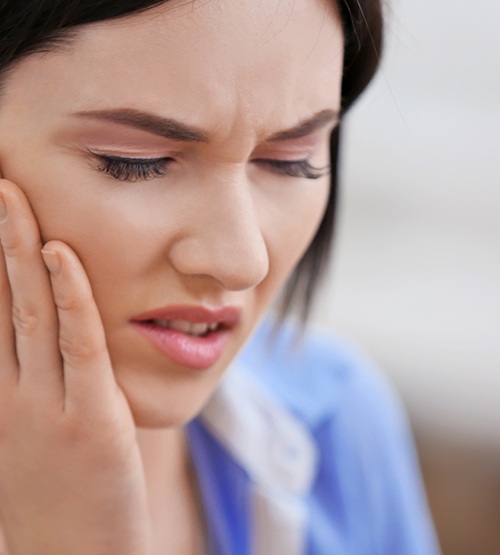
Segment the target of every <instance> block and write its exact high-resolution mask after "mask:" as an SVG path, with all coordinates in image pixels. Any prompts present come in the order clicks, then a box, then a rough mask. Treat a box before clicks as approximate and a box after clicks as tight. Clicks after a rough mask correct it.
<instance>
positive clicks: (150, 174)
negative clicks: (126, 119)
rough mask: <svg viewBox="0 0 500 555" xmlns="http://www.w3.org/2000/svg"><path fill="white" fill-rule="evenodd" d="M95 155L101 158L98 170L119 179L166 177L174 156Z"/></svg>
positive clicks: (140, 179)
mask: <svg viewBox="0 0 500 555" xmlns="http://www.w3.org/2000/svg"><path fill="white" fill-rule="evenodd" d="M93 155H94V156H95V157H96V158H97V159H98V160H99V165H98V166H97V169H98V171H100V172H103V173H107V174H108V175H110V176H111V177H112V178H114V179H117V180H118V181H129V182H132V183H135V182H137V181H149V180H151V179H159V178H162V177H165V175H166V174H167V173H168V170H169V168H168V166H169V165H170V163H171V162H173V158H168V157H166V158H126V157H123V156H111V155H104V154H96V153H93Z"/></svg>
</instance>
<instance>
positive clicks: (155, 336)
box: [0, 0, 342, 426]
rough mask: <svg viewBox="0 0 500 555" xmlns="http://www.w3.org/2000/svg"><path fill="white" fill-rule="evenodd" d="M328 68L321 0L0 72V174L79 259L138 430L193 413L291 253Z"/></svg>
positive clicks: (322, 160)
mask: <svg viewBox="0 0 500 555" xmlns="http://www.w3.org/2000/svg"><path fill="white" fill-rule="evenodd" d="M341 72H342V33H341V27H340V23H339V19H338V16H337V15H336V11H335V9H334V6H333V2H331V1H323V0H313V1H311V0H286V1H285V0H265V1H255V0H248V1H247V0H244V1H242V0H220V1H219V0H214V1H210V2H199V3H198V2H192V3H189V4H187V3H185V2H179V1H176V0H174V1H173V2H168V3H166V4H164V5H162V6H160V7H159V8H155V9H153V10H149V11H147V12H144V13H142V14H140V15H135V16H131V17H128V18H124V19H120V20H114V21H106V22H103V23H99V24H93V25H90V26H88V27H85V28H82V29H80V30H79V31H78V33H77V35H76V37H75V38H74V39H72V41H71V43H69V44H68V46H64V47H62V48H60V49H59V50H57V51H54V52H52V53H49V54H44V55H38V54H36V55H31V56H30V57H29V58H27V59H26V60H24V61H22V62H21V63H19V64H18V65H17V67H16V68H15V69H14V71H13V73H12V74H11V75H10V76H9V78H8V81H7V83H6V88H5V92H4V95H3V97H2V98H1V99H0V165H1V171H2V173H3V175H4V177H6V178H8V179H10V180H12V181H14V182H15V183H17V184H18V185H19V187H21V188H22V190H23V191H24V192H25V193H26V195H27V196H28V198H29V200H30V202H31V204H32V207H33V210H34V213H35V215H36V217H37V219H38V222H39V225H40V229H41V233H42V237H43V239H44V240H45V241H48V240H50V239H59V240H62V241H64V242H66V243H68V244H69V245H70V246H71V247H72V248H73V249H74V250H75V251H76V253H77V254H78V256H79V257H80V259H81V261H82V263H83V265H84V267H85V270H86V272H87V274H88V276H89V279H90V282H91V285H92V288H93V291H94V295H95V298H96V301H97V304H98V307H99V310H100V313H101V316H102V319H103V323H104V327H105V331H106V335H107V340H108V346H109V351H110V355H111V359H112V362H113V365H114V369H115V374H116V378H117V381H118V383H119V385H120V386H121V387H122V389H123V390H124V392H125V394H126V396H127V398H128V400H129V402H130V405H131V408H132V410H133V412H134V415H135V418H136V422H137V423H138V424H139V425H146V426H157V425H171V424H180V423H182V422H185V421H186V420H188V419H190V418H192V417H193V416H194V415H195V414H196V412H197V411H198V410H199V409H200V408H201V406H202V405H203V403H204V402H205V401H206V399H207V397H208V396H209V394H210V393H211V392H212V391H213V389H214V387H215V384H216V383H217V381H218V379H219V378H220V376H221V374H222V372H223V370H224V369H225V368H226V367H227V365H228V364H229V362H230V361H231V359H232V358H233V357H234V355H235V354H236V352H237V351H238V350H239V349H240V348H241V346H242V345H243V343H244V342H245V340H246V339H247V338H248V336H249V334H250V333H251V331H252V329H253V328H254V326H255V325H256V323H257V322H258V320H259V318H260V317H261V316H262V314H263V312H264V311H265V309H266V308H267V307H268V306H269V305H270V303H271V302H272V300H273V298H274V297H275V295H276V293H277V292H278V291H279V289H280V288H281V286H282V285H283V283H284V282H285V280H286V278H287V277H288V276H289V274H290V273H291V271H292V270H293V268H294V266H295V264H296V263H297V261H298V260H299V259H300V257H301V256H302V254H303V253H304V251H305V250H306V248H307V246H308V245H309V243H310V241H311V239H312V238H313V236H314V234H315V231H316V229H317V226H318V224H319V222H320V221H321V218H322V215H323V212H324V209H325V205H326V202H327V196H328V188H329V177H328V175H326V172H325V171H321V170H318V169H317V168H323V169H324V167H325V166H327V165H328V163H329V159H328V139H329V134H330V132H331V129H332V128H333V126H334V125H336V114H337V112H338V110H339V106H340V84H341ZM304 161H307V162H304ZM308 164H310V165H311V166H313V168H316V169H311V168H309V167H308ZM318 175H320V177H318ZM311 177H318V178H317V179H312V178H311ZM207 324H210V326H208V327H207ZM211 328H216V329H211Z"/></svg>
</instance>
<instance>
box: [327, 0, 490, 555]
mask: <svg viewBox="0 0 500 555" xmlns="http://www.w3.org/2000/svg"><path fill="white" fill-rule="evenodd" d="M386 16H387V26H386V50H385V53H384V57H383V60H382V64H381V69H382V71H381V72H379V74H378V76H377V78H376V81H375V82H374V83H373V85H372V86H371V88H370V90H369V92H368V93H367V94H366V96H365V97H364V98H362V99H361V100H360V101H359V103H358V105H357V106H356V107H355V109H354V110H353V112H352V114H350V115H349V116H348V122H347V126H346V129H345V141H344V152H343V158H342V160H343V166H342V169H343V189H342V193H341V205H340V213H339V220H338V221H339V225H338V229H337V242H336V245H335V249H336V250H335V255H334V259H333V264H332V268H331V273H330V278H329V280H328V281H329V285H328V289H327V292H326V298H325V299H322V301H321V303H318V305H320V306H318V310H317V314H316V319H317V321H319V322H320V323H321V324H324V325H327V326H329V327H333V328H334V329H335V330H336V331H337V332H338V333H340V334H341V335H345V336H347V337H348V338H349V339H351V340H354V341H355V342H356V343H357V344H358V345H360V346H361V347H362V349H363V350H364V351H365V352H366V353H368V354H369V355H370V356H371V358H373V359H374V360H375V361H376V362H378V364H379V366H380V367H381V368H382V369H383V370H384V371H385V372H386V373H387V374H388V376H389V378H390V380H391V381H392V383H393V384H394V385H395V386H396V388H397V389H398V391H399V393H400V395H401V397H402V399H403V402H404V403H405V404H406V407H407V409H408V411H409V414H410V418H411V422H412V425H413V428H414V432H415V436H416V439H417V443H418V448H419V454H420V458H421V465H422V469H423V472H424V478H425V481H426V485H427V488H428V496H429V500H430V504H431V509H432V511H433V515H434V518H435V522H436V527H437V530H438V534H439V537H440V541H441V545H442V549H443V553H444V555H499V554H500V337H499V335H500V31H499V29H498V26H499V23H500V2H498V0H475V1H474V2H471V1H467V2H466V1H465V0H440V1H439V2H435V1H434V0H391V1H390V4H389V5H387V6H386Z"/></svg>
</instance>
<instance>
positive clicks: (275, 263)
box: [265, 177, 330, 290]
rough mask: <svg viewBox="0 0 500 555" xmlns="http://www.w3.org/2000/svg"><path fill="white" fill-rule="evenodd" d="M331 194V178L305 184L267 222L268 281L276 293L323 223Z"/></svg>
mask: <svg viewBox="0 0 500 555" xmlns="http://www.w3.org/2000/svg"><path fill="white" fill-rule="evenodd" d="M329 191H330V183H329V178H328V177H324V178H321V179H319V180H317V181H311V182H309V183H306V184H305V186H304V189H303V190H302V191H301V194H294V195H293V196H292V195H291V196H290V197H289V198H288V199H286V201H285V200H284V201H283V203H282V204H279V205H277V206H281V208H280V209H277V208H276V209H275V210H274V211H273V213H272V214H270V215H269V219H268V221H267V222H266V224H265V225H266V229H267V233H266V243H267V246H268V252H269V258H270V273H269V276H268V280H267V281H268V282H271V283H270V287H272V289H273V290H276V289H278V288H279V287H281V286H282V285H283V283H284V282H285V281H286V279H287V278H288V276H289V275H290V273H291V272H292V271H293V269H294V268H295V266H296V264H297V263H298V262H299V260H300V259H301V257H302V256H303V254H304V253H305V252H306V250H307V248H308V247H309V245H310V244H311V241H312V240H313V238H314V236H315V234H316V231H317V229H318V227H319V225H320V223H321V220H322V218H323V215H324V213H325V209H326V206H327V202H328V197H329Z"/></svg>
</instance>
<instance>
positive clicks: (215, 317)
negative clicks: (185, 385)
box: [131, 305, 241, 370]
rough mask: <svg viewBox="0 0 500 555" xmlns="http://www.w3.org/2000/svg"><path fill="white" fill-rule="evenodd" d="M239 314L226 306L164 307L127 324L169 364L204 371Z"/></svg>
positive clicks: (216, 356) (214, 359) (221, 349)
mask: <svg viewBox="0 0 500 555" xmlns="http://www.w3.org/2000/svg"><path fill="white" fill-rule="evenodd" d="M240 315H241V311H240V309H238V308H236V307H230V306H227V307H221V308H206V307H203V306H189V305H188V306H167V307H164V308H158V309H155V310H151V311H148V312H144V313H142V314H139V315H137V316H135V317H134V318H132V319H131V324H132V326H133V327H134V328H135V330H136V331H137V332H138V333H140V334H141V335H142V336H143V337H144V338H145V339H146V340H148V341H149V342H150V343H151V344H152V345H153V346H154V347H156V349H158V350H159V351H160V352H161V353H163V354H164V355H165V356H167V357H168V358H170V359H171V360H172V361H174V362H176V363H177V364H180V365H182V366H186V367H188V368H193V369H195V370H206V369H208V368H210V367H211V366H213V365H214V364H215V363H216V362H217V361H218V360H219V359H220V357H221V356H222V354H223V352H224V350H225V348H226V345H227V343H228V340H229V336H230V332H231V330H232V329H233V328H234V327H235V326H236V325H237V324H238V322H239V319H240Z"/></svg>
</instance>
